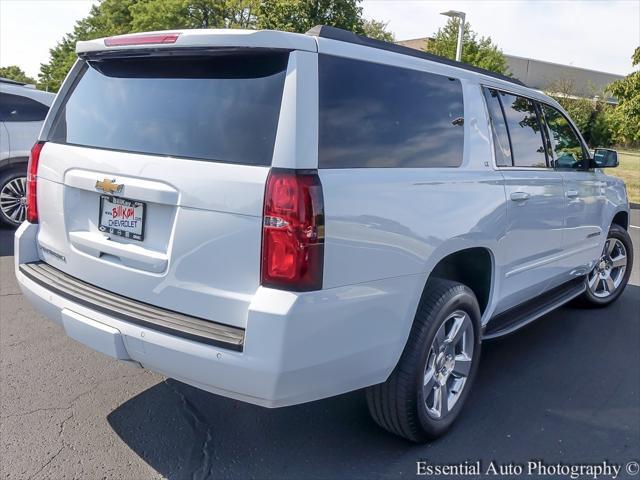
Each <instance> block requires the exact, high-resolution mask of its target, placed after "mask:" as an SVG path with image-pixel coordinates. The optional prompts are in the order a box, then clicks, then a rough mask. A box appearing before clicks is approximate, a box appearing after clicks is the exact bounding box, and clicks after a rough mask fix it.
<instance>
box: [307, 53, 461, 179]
mask: <svg viewBox="0 0 640 480" xmlns="http://www.w3.org/2000/svg"><path fill="white" fill-rule="evenodd" d="M319 82H320V84H319V87H320V105H319V107H320V131H319V165H320V167H321V168H362V167H369V168H373V167H458V166H460V165H461V164H462V154H463V148H464V103H463V96H462V86H461V84H460V81H459V80H457V79H453V78H448V77H446V76H442V75H436V74H433V73H427V72H420V71H416V70H409V69H405V68H398V67H393V66H389V65H381V64H376V63H371V62H365V61H360V60H351V59H348V58H340V57H334V56H329V55H320V60H319Z"/></svg>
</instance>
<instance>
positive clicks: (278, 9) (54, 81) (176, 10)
mask: <svg viewBox="0 0 640 480" xmlns="http://www.w3.org/2000/svg"><path fill="white" fill-rule="evenodd" d="M360 2H361V0H101V2H100V3H99V4H97V5H94V6H93V7H92V8H91V11H90V12H89V15H88V16H87V17H86V18H84V19H82V20H80V21H79V22H77V23H76V25H75V27H74V29H73V32H70V33H68V34H67V35H65V36H64V38H63V39H62V40H61V41H60V42H59V43H58V44H57V45H56V46H55V47H54V48H52V49H51V50H50V58H49V62H48V63H46V64H42V65H41V67H40V75H39V86H40V88H43V89H45V90H49V91H54V92H55V91H58V89H59V88H60V85H61V83H62V81H63V80H64V78H65V76H66V75H67V72H68V71H69V69H70V68H71V66H72V65H73V62H74V61H75V59H76V54H75V44H76V42H77V41H79V40H90V39H93V38H99V37H108V36H111V35H120V34H123V33H130V32H140V31H151V30H172V29H185V28H264V29H275V30H284V31H290V32H306V31H307V30H309V29H310V28H311V27H313V26H315V25H319V24H323V25H331V26H335V27H339V28H344V29H346V30H351V31H353V32H356V33H359V34H363V35H368V36H372V37H374V38H379V39H382V40H392V39H393V35H392V34H390V33H389V32H388V31H387V30H386V24H384V23H382V22H376V21H374V20H369V21H365V20H364V19H363V18H362V8H361V7H360Z"/></svg>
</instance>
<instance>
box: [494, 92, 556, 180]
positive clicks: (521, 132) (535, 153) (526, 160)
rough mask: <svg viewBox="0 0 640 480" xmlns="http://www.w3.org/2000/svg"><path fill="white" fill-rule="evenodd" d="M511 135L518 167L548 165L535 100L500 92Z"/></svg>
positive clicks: (515, 161) (514, 158)
mask: <svg viewBox="0 0 640 480" xmlns="http://www.w3.org/2000/svg"><path fill="white" fill-rule="evenodd" d="M500 99H501V101H502V107H503V109H504V114H505V117H506V119H507V127H508V129H509V135H510V137H511V149H512V151H513V164H514V166H516V167H546V166H547V160H546V154H545V150H544V144H543V141H542V130H541V128H540V121H539V120H538V115H537V113H536V108H535V105H534V104H533V102H532V101H531V100H529V99H527V98H523V97H516V96H515V95H510V94H507V93H502V92H501V93H500Z"/></svg>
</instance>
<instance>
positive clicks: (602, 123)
mask: <svg viewBox="0 0 640 480" xmlns="http://www.w3.org/2000/svg"><path fill="white" fill-rule="evenodd" d="M591 94H592V97H593V98H592V99H589V98H584V97H583V96H581V95H580V94H579V92H578V91H577V89H576V88H575V84H574V81H573V80H572V79H570V78H559V79H556V81H554V82H552V83H550V84H549V87H548V89H547V95H549V96H550V97H553V98H554V99H555V100H556V101H557V102H558V103H559V104H560V105H562V108H564V109H565V110H566V112H567V113H568V114H569V116H570V117H571V119H572V120H573V122H574V123H575V125H576V127H578V130H580V133H581V134H582V136H583V137H584V139H585V140H586V142H587V143H588V144H589V145H590V146H592V147H594V148H596V147H608V146H610V145H611V144H612V142H613V138H612V135H613V132H612V131H611V128H610V125H609V120H608V119H609V115H610V113H611V108H612V107H611V106H610V105H608V104H607V103H606V102H605V101H604V99H605V98H606V95H605V94H604V93H603V92H596V91H595V90H594V91H593V92H591Z"/></svg>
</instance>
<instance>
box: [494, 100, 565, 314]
mask: <svg viewBox="0 0 640 480" xmlns="http://www.w3.org/2000/svg"><path fill="white" fill-rule="evenodd" d="M485 98H486V100H487V105H488V110H489V113H490V115H491V118H492V127H493V137H494V146H495V151H496V165H497V166H498V168H499V169H500V171H501V172H502V175H503V177H504V181H505V193H506V198H507V229H506V235H505V237H504V239H503V245H504V248H505V254H506V262H505V263H506V266H505V272H504V277H505V278H504V281H503V282H502V289H503V292H502V295H501V297H502V300H501V303H500V305H499V306H498V307H497V311H501V310H506V309H508V308H510V307H512V306H515V305H518V304H519V303H522V302H524V301H526V300H529V299H531V298H532V297H534V296H536V295H539V294H540V293H542V292H543V291H544V290H545V288H546V287H547V285H548V284H549V282H550V280H551V279H552V278H554V276H556V275H557V274H558V272H557V268H558V266H557V265H558V264H557V260H558V258H559V256H560V255H561V252H562V234H563V226H564V188H563V183H562V177H561V175H560V174H559V173H558V172H556V171H554V170H553V168H550V167H549V165H548V163H547V157H546V149H545V147H544V139H543V136H542V125H541V123H540V119H539V117H538V110H537V108H536V106H535V104H534V102H532V101H531V100H529V99H527V98H524V97H520V96H516V95H512V94H508V93H502V92H498V91H496V90H493V89H485Z"/></svg>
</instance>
